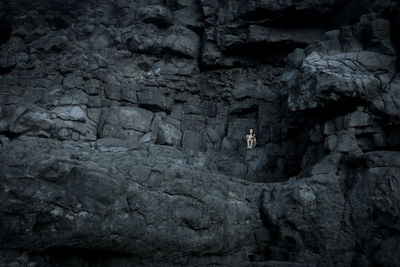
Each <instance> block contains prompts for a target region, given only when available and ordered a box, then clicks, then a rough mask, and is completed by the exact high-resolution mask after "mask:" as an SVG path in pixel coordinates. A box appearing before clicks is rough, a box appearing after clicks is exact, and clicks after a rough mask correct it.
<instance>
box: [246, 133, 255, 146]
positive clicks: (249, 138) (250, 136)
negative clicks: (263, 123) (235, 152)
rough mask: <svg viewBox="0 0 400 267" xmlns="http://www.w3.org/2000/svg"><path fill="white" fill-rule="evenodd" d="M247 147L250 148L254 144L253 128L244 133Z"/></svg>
mask: <svg viewBox="0 0 400 267" xmlns="http://www.w3.org/2000/svg"><path fill="white" fill-rule="evenodd" d="M246 140H247V149H252V148H253V147H255V146H256V135H255V134H254V133H253V129H250V134H248V135H246Z"/></svg>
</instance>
